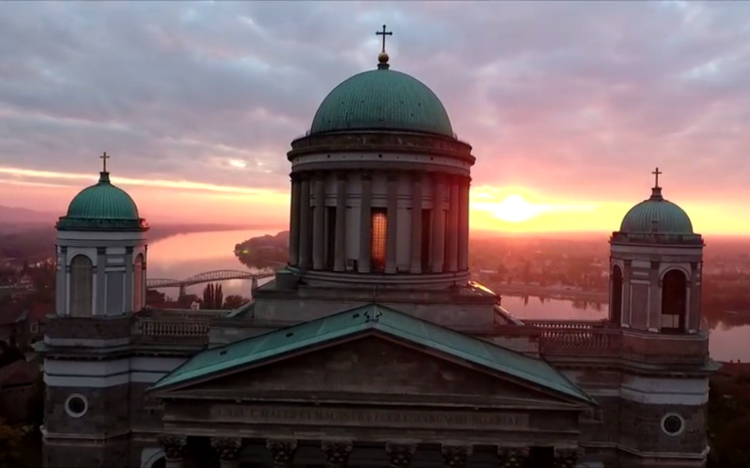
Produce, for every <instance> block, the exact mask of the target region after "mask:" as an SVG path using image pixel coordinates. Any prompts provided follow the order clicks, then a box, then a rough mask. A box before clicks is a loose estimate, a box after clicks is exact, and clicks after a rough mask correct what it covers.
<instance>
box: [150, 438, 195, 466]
mask: <svg viewBox="0 0 750 468" xmlns="http://www.w3.org/2000/svg"><path fill="white" fill-rule="evenodd" d="M156 441H157V442H158V443H159V445H161V447H162V449H163V450H164V458H165V459H166V467H167V468H183V466H184V463H183V462H184V460H183V457H184V456H185V446H186V445H187V438H186V437H183V436H178V435H171V434H161V435H159V436H157V437H156Z"/></svg>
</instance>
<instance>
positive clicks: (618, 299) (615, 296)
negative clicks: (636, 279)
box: [609, 265, 622, 326]
mask: <svg viewBox="0 0 750 468" xmlns="http://www.w3.org/2000/svg"><path fill="white" fill-rule="evenodd" d="M609 287H610V288H611V290H610V291H611V292H610V297H611V298H612V299H611V301H612V302H611V303H610V304H609V320H610V322H611V323H612V324H614V325H617V326H620V325H621V324H622V270H620V267H619V266H617V265H615V266H614V267H613V268H612V276H611V280H610V286H609Z"/></svg>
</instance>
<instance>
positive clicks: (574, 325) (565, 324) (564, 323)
mask: <svg viewBox="0 0 750 468" xmlns="http://www.w3.org/2000/svg"><path fill="white" fill-rule="evenodd" d="M522 321H523V323H524V324H526V325H531V326H532V327H537V328H548V329H549V328H551V329H561V330H590V329H593V328H604V327H606V326H607V321H606V320H523V319H522Z"/></svg>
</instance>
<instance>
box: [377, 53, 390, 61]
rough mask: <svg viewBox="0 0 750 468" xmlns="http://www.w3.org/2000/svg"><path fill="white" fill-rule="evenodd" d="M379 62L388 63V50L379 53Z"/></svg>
mask: <svg viewBox="0 0 750 468" xmlns="http://www.w3.org/2000/svg"><path fill="white" fill-rule="evenodd" d="M378 63H388V52H381V53H379V54H378Z"/></svg>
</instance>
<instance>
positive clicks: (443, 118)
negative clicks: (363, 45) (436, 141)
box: [309, 25, 455, 139]
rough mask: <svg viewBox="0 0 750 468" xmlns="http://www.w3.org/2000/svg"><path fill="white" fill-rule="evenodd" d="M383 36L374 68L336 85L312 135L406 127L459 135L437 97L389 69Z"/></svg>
mask: <svg viewBox="0 0 750 468" xmlns="http://www.w3.org/2000/svg"><path fill="white" fill-rule="evenodd" d="M376 34H377V35H378V36H382V37H383V44H382V49H381V51H380V53H379V55H378V66H377V69H375V70H369V71H366V72H362V73H359V74H357V75H354V76H352V77H350V78H349V79H347V80H344V81H343V82H342V83H341V84H339V85H338V86H336V87H335V88H334V89H333V90H332V91H331V92H330V93H329V94H328V96H326V98H325V99H324V100H323V102H322V103H321V104H320V106H319V107H318V111H317V112H316V113H315V117H313V121H312V125H311V126H310V132H309V134H310V135H317V134H323V133H329V132H346V131H361V130H364V131H407V132H418V133H426V134H430V135H439V136H444V137H449V138H452V139H455V135H454V133H453V126H452V125H451V121H450V118H449V117H448V112H447V111H446V110H445V107H444V106H443V103H442V102H440V99H439V98H438V97H437V95H436V94H435V93H434V92H433V91H432V90H431V89H430V88H429V87H427V86H426V85H425V84H424V83H422V82H421V81H419V80H417V79H416V78H414V77H412V76H410V75H407V74H406V73H401V72H398V71H394V70H391V69H390V65H389V63H388V61H389V55H388V53H387V52H386V51H385V38H386V36H391V35H392V34H393V32H391V31H386V27H385V25H383V31H382V32H381V31H378V32H376Z"/></svg>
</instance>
